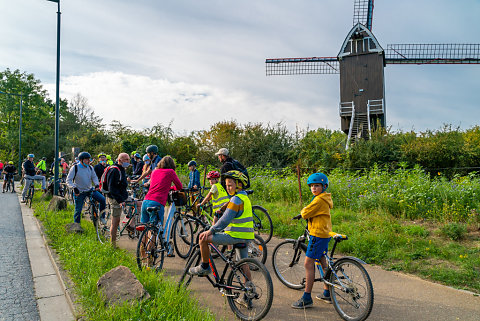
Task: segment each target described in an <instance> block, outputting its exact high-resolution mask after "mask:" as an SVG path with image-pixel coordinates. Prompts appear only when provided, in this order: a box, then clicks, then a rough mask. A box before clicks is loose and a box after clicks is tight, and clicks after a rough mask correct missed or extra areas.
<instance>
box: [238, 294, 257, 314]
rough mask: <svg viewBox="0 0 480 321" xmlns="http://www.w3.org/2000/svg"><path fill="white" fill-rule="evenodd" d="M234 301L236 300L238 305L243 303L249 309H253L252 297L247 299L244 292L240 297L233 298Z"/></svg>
mask: <svg viewBox="0 0 480 321" xmlns="http://www.w3.org/2000/svg"><path fill="white" fill-rule="evenodd" d="M235 302H237V303H238V304H240V305H243V306H244V307H246V308H247V309H249V310H251V309H253V303H252V299H249V298H248V297H247V294H246V293H244V294H243V295H242V296H241V297H239V298H237V299H235Z"/></svg>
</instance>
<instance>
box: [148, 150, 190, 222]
mask: <svg viewBox="0 0 480 321" xmlns="http://www.w3.org/2000/svg"><path fill="white" fill-rule="evenodd" d="M175 168H176V166H175V161H174V160H173V158H171V157H170V156H165V157H164V158H162V160H161V161H160V162H159V163H158V165H157V168H156V169H155V170H154V171H153V172H152V174H151V177H150V189H149V190H148V193H147V195H145V198H144V200H143V204H142V217H141V218H140V221H141V222H142V223H152V224H155V225H156V224H157V223H158V221H159V220H160V223H161V224H162V226H163V214H164V211H165V204H166V203H167V198H168V192H169V191H170V187H171V186H172V183H173V184H174V185H175V187H176V188H177V189H178V190H180V189H181V188H182V183H181V182H180V180H179V179H178V176H177V173H176V172H175ZM153 206H158V207H160V208H161V209H160V211H158V215H157V213H152V214H151V215H150V213H149V212H147V208H148V207H153Z"/></svg>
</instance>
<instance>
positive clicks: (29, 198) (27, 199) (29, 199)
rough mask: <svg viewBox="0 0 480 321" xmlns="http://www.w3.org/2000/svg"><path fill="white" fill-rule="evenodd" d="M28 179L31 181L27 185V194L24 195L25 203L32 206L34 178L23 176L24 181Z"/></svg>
mask: <svg viewBox="0 0 480 321" xmlns="http://www.w3.org/2000/svg"><path fill="white" fill-rule="evenodd" d="M28 180H30V181H31V183H30V186H29V187H28V191H27V195H26V196H25V205H27V206H28V207H30V208H31V207H32V201H33V195H34V194H35V180H34V179H31V178H26V177H25V182H27V181H28Z"/></svg>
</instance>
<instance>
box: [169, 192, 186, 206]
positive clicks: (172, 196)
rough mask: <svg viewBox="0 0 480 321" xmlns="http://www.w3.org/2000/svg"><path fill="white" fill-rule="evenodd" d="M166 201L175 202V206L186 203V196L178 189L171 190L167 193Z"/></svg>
mask: <svg viewBox="0 0 480 321" xmlns="http://www.w3.org/2000/svg"><path fill="white" fill-rule="evenodd" d="M168 201H169V202H170V203H172V202H173V203H175V206H183V205H185V204H187V196H186V195H185V193H184V192H180V191H171V192H170V193H169V194H168Z"/></svg>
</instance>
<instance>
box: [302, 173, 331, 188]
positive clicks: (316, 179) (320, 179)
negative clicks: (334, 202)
mask: <svg viewBox="0 0 480 321" xmlns="http://www.w3.org/2000/svg"><path fill="white" fill-rule="evenodd" d="M310 184H322V185H323V190H324V191H325V190H326V189H327V188H328V177H327V175H325V174H323V173H314V174H312V175H310V176H309V177H308V180H307V185H310Z"/></svg>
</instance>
